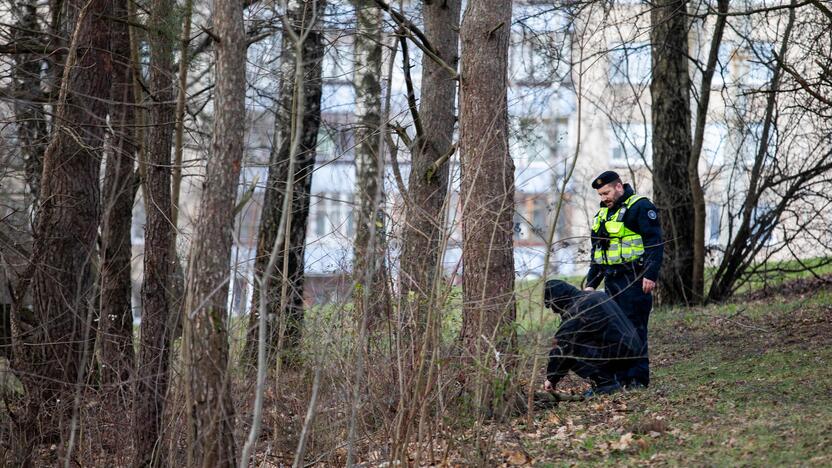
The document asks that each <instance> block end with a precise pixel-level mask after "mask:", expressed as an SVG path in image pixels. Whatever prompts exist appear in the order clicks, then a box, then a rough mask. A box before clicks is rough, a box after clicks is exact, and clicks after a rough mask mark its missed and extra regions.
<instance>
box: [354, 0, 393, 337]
mask: <svg viewBox="0 0 832 468" xmlns="http://www.w3.org/2000/svg"><path fill="white" fill-rule="evenodd" d="M353 4H354V5H355V9H356V12H355V14H356V26H357V31H356V35H355V69H354V70H355V72H354V75H353V86H354V87H355V115H356V119H357V122H356V130H355V137H356V138H355V139H356V146H355V182H356V196H355V203H356V207H357V209H358V212H357V213H356V230H355V244H354V248H353V258H354V260H353V270H352V271H353V276H354V281H355V284H356V290H355V291H354V294H353V297H354V299H355V304H356V311H357V312H358V316H359V317H360V316H362V315H363V314H364V313H367V314H369V315H368V318H369V323H370V328H371V329H372V327H373V324H375V323H378V321H379V320H380V319H381V318H382V317H386V316H387V312H388V310H389V301H388V295H387V294H386V292H385V287H386V286H385V283H386V278H387V276H386V273H385V269H384V242H383V241H382V237H383V231H384V228H383V226H384V216H383V212H382V209H381V200H377V199H376V194H377V193H378V192H379V182H380V180H381V178H380V177H379V174H378V169H379V158H383V157H384V155H382V154H379V145H378V143H379V138H378V131H379V128H380V126H381V100H382V99H381V98H382V92H381V53H382V30H381V10H380V9H378V8H377V7H375V4H374V3H373V1H371V0H353ZM382 198H383V194H382ZM373 225H375V227H373ZM373 230H375V234H373V233H372V231H373ZM365 272H369V276H367V275H365ZM365 277H367V278H369V282H370V284H363V283H364V282H365V280H364V278H365ZM364 288H369V291H370V297H371V301H370V303H368V304H366V307H367V310H363V309H364V306H365V304H364V301H362V300H361V299H360V298H361V297H362V294H363V293H362V291H363V290H364Z"/></svg>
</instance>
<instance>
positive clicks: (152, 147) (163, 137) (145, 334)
mask: <svg viewBox="0 0 832 468" xmlns="http://www.w3.org/2000/svg"><path fill="white" fill-rule="evenodd" d="M149 14H150V16H149V31H148V34H149V41H150V93H151V96H152V99H153V103H152V104H151V107H150V118H149V128H148V132H147V142H146V148H147V161H146V164H145V180H144V185H143V187H144V197H145V209H146V210H147V220H146V224H145V231H144V232H145V244H144V282H143V283H142V325H141V344H140V347H139V360H138V366H137V378H136V388H135V394H134V400H133V437H134V442H133V445H134V457H133V466H136V467H138V466H147V465H158V464H159V463H160V460H164V456H163V454H162V453H161V449H162V447H163V444H160V443H158V442H159V440H160V438H161V431H162V415H163V413H164V408H165V397H166V393H167V388H168V377H169V376H168V366H169V358H168V354H169V348H170V341H171V339H170V336H171V330H170V329H169V323H170V315H171V311H172V310H173V308H172V307H171V304H170V295H169V289H170V287H171V277H172V272H173V268H174V265H173V262H174V261H175V257H174V252H173V229H174V226H173V225H172V224H171V195H170V190H171V179H170V173H171V167H170V153H171V145H172V142H173V110H174V106H173V96H174V94H173V91H174V80H173V74H172V62H173V44H174V41H175V40H176V39H175V38H176V27H177V24H176V23H175V21H176V17H175V15H174V10H173V2H172V1H171V0H153V2H152V3H151V5H150V13H149Z"/></svg>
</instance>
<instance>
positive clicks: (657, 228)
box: [586, 184, 664, 288]
mask: <svg viewBox="0 0 832 468" xmlns="http://www.w3.org/2000/svg"><path fill="white" fill-rule="evenodd" d="M634 194H635V191H634V190H633V188H632V187H631V186H630V184H624V195H622V196H621V197H620V198H619V199H618V200H616V201H615V204H614V205H613V206H612V208H610V209H609V210H608V211H607V216H609V217H612V215H613V214H615V213H616V212H617V211H618V209H619V208H621V205H622V204H624V202H625V201H627V199H628V198H630V197H631V196H632V195H634ZM600 206H601V207H603V206H604V205H603V204H601V205H600ZM658 213H659V211H658V209H657V208H656V205H654V204H653V202H651V201H650V200H648V199H647V198H642V199H641V200H639V201H637V202H635V203H634V204H633V206H631V207H630V208H629V209H628V210H627V211H626V212H625V213H624V219H623V221H624V225H625V226H627V228H628V229H630V230H632V231H634V232H637V233H638V234H640V235H641V238H642V240H643V241H644V254H643V255H642V256H641V258H639V259H638V260H636V262H637V263H638V264H639V265H638V266H639V270H638V272H637V273H639V274H641V273H643V274H644V277H645V278H647V279H649V280H652V281H656V280H657V279H658V278H659V268H661V266H662V255H663V254H664V246H663V244H662V226H661V223H660V222H659V215H658ZM591 238H592V251H590V259H592V256H593V254H594V251H595V249H596V248H599V243H600V242H601V240H602V239H600V238H599V237H598V236H597V235H596V234H595V233H591ZM604 268H611V267H608V266H604V265H599V264H597V263H590V266H589V273H587V275H586V285H587V286H589V287H592V288H597V287H598V285H600V284H601V280H603V279H604ZM613 268H614V267H613Z"/></svg>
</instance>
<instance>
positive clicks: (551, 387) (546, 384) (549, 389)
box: [543, 379, 555, 393]
mask: <svg viewBox="0 0 832 468" xmlns="http://www.w3.org/2000/svg"><path fill="white" fill-rule="evenodd" d="M543 389H544V390H546V391H547V392H550V393H551V392H554V391H555V386H554V385H552V382H550V381H549V379H546V382H543Z"/></svg>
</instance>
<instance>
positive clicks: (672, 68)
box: [650, 0, 694, 304]
mask: <svg viewBox="0 0 832 468" xmlns="http://www.w3.org/2000/svg"><path fill="white" fill-rule="evenodd" d="M686 5H687V1H686V0H659V1H658V2H656V3H655V4H654V6H653V8H652V9H651V10H650V18H651V21H652V28H651V30H650V34H651V40H652V52H653V80H652V82H651V83H650V94H651V97H652V108H651V109H652V119H653V187H654V192H655V194H654V199H655V202H656V205H657V206H658V207H659V210H660V211H661V220H662V229H663V230H664V233H665V239H666V242H667V243H666V245H665V249H664V252H665V254H664V265H663V266H662V272H661V278H660V281H661V290H660V297H659V299H660V300H661V301H662V302H663V303H668V304H671V303H682V304H684V303H689V302H690V301H691V300H692V299H693V290H692V279H693V255H692V252H691V245H693V243H694V232H693V223H692V222H691V220H692V219H694V212H693V200H692V198H693V197H692V192H691V184H690V181H691V179H690V177H688V160H689V159H690V154H691V135H690V122H691V119H690V76H689V75H688V58H687V56H688V16H687V9H686Z"/></svg>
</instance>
